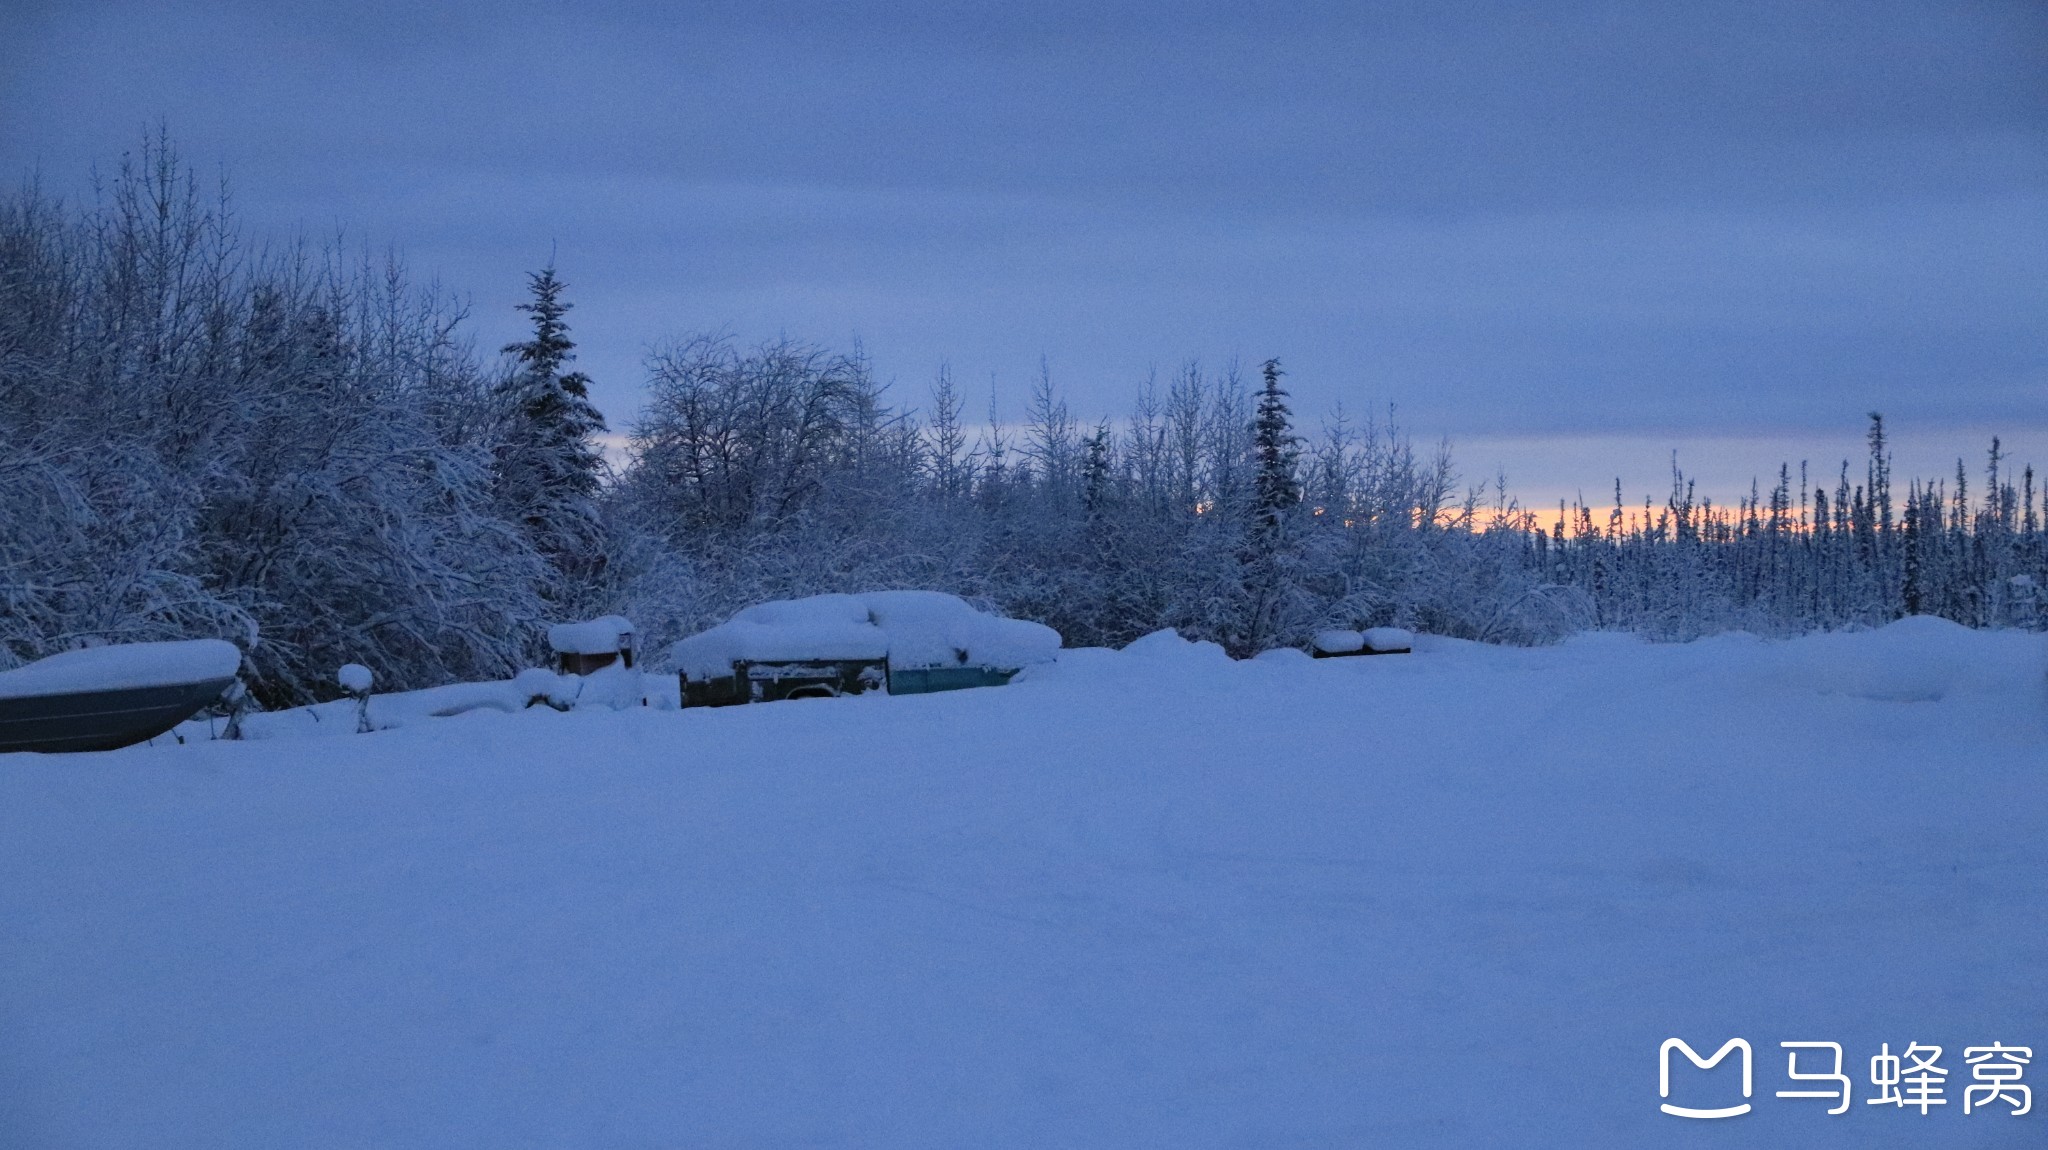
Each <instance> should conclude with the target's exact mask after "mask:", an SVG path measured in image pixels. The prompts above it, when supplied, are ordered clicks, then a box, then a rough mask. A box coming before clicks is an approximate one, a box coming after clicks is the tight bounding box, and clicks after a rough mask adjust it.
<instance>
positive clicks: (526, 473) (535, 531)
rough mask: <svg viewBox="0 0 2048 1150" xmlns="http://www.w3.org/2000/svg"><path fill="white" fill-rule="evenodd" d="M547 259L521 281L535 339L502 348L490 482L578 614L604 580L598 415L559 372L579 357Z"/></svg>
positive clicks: (563, 601)
mask: <svg viewBox="0 0 2048 1150" xmlns="http://www.w3.org/2000/svg"><path fill="white" fill-rule="evenodd" d="M567 287H568V285H567V284H565V283H563V282H562V281H561V280H560V279H558V278H556V276H555V268H554V265H553V264H552V263H550V264H549V265H548V266H547V267H544V268H542V269H541V270H540V271H537V272H533V273H531V274H529V275H528V277H527V290H528V292H529V293H530V295H531V297H532V298H531V299H530V300H528V302H526V303H522V304H519V305H518V309H519V310H520V311H523V312H525V313H526V314H527V315H528V316H530V317H531V318H532V320H533V335H532V337H531V338H528V339H525V340H521V341H519V342H517V343H511V344H507V345H506V346H505V348H504V351H505V354H507V355H509V356H511V357H512V362H511V365H510V371H509V372H508V373H507V375H506V376H505V378H504V380H503V381H502V383H501V384H500V385H499V389H498V391H499V397H500V419H501V421H502V422H501V424H500V430H499V434H498V442H497V444H496V446H495V452H494V454H495V462H494V464H493V486H494V489H495V495H496V499H497V503H498V506H499V508H500V510H501V513H502V514H504V515H505V516H506V517H507V518H509V519H511V520H513V521H514V522H516V523H518V524H519V525H520V529H521V530H522V531H524V532H525V534H526V538H527V541H528V542H529V543H531V544H532V546H533V549H534V550H535V551H536V552H538V553H539V554H540V556H541V558H542V559H543V560H545V561H546V563H547V565H548V570H549V576H550V577H549V579H548V581H547V583H546V585H545V586H544V588H543V594H545V595H546V597H547V598H548V599H549V600H550V601H552V602H554V603H556V604H559V605H560V606H561V608H562V610H564V611H566V612H569V613H574V612H576V611H579V610H581V609H582V608H584V607H587V606H592V605H593V604H591V603H589V602H586V600H588V599H589V598H591V594H590V592H591V591H592V589H593V588H594V587H595V585H596V584H597V582H598V581H599V580H600V579H601V578H602V577H603V575H604V569H605V561H606V549H605V539H604V531H603V527H602V522H601V519H600V517H599V514H598V507H597V501H598V494H599V491H600V488H601V487H602V485H603V477H604V455H603V453H602V452H601V451H600V450H599V448H598V445H597V442H596V437H597V436H598V435H599V434H600V433H601V432H603V431H604V430H605V425H604V417H603V416H602V415H600V414H599V413H598V410H597V408H596V407H595V406H593V405H592V404H591V402H590V378H589V377H588V376H586V375H584V374H583V373H582V372H580V371H568V370H565V369H566V368H567V367H568V365H569V364H570V362H571V361H573V360H574V359H575V358H576V357H575V348H576V344H575V343H574V342H573V341H571V340H570V338H569V325H568V323H567V320H566V316H567V315H568V312H569V309H570V308H571V307H573V306H574V305H573V304H570V303H569V302H568V301H567V300H564V299H563V298H562V293H563V291H564V290H565V289H566V288H567Z"/></svg>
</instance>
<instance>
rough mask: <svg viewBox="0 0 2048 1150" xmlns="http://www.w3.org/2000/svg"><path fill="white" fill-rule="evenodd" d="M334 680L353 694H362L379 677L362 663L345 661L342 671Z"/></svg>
mask: <svg viewBox="0 0 2048 1150" xmlns="http://www.w3.org/2000/svg"><path fill="white" fill-rule="evenodd" d="M334 680H335V682H337V683H339V684H340V685H341V689H342V690H344V691H347V692H348V693H349V694H351V695H360V694H363V693H365V692H367V691H368V690H369V689H370V686H371V685H372V684H373V683H375V682H376V681H377V677H376V676H375V675H373V674H371V673H370V669H369V668H368V667H365V666H363V665H362V664H361V663H343V664H342V665H341V671H340V673H339V674H337V675H335V677H334Z"/></svg>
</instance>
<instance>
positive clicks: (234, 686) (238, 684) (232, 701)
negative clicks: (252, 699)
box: [220, 679, 249, 741]
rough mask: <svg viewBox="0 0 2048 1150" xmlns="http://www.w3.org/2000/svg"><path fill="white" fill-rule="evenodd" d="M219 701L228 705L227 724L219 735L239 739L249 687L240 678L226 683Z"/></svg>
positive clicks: (232, 739)
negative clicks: (226, 685) (226, 687)
mask: <svg viewBox="0 0 2048 1150" xmlns="http://www.w3.org/2000/svg"><path fill="white" fill-rule="evenodd" d="M220 698H221V702H223V703H226V704H227V705H228V725H227V727H226V729H225V730H223V731H221V733H220V737H221V738H222V739H225V740H228V741H240V739H241V737H242V716H243V715H245V714H247V713H248V711H249V688H248V687H247V686H246V685H244V684H243V682H242V681H241V680H240V679H236V680H235V681H234V682H233V683H230V684H228V689H227V690H225V691H222V692H221V693H220Z"/></svg>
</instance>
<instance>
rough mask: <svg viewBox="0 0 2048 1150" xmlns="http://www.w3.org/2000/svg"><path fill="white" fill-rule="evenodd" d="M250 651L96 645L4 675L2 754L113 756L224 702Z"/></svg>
mask: <svg viewBox="0 0 2048 1150" xmlns="http://www.w3.org/2000/svg"><path fill="white" fill-rule="evenodd" d="M241 665H242V653H241V652H240V651H238V650H236V649H235V645H234V644H232V643H224V642H222V641H220V640H218V639H189V640H185V641H182V642H174V643H123V644H119V645H115V646H108V647H88V648H86V649H84V650H81V651H66V652H64V653H63V654H61V655H52V656H50V657H49V658H47V659H40V660H38V661H36V662H34V663H30V664H28V665H27V666H25V667H17V668H15V669H14V670H12V671H0V752H7V751H110V750H113V749H114V748H116V747H125V746H128V745H129V744H131V743H140V742H142V741H144V740H145V739H152V738H155V737H156V736H158V735H161V734H163V733H164V732H165V731H168V730H170V729H171V728H172V727H175V726H177V725H178V724H179V723H182V722H184V721H185V720H186V719H189V718H191V717H192V716H193V715H194V714H195V713H197V712H198V710H199V709H200V708H201V707H204V706H206V705H207V704H208V703H211V702H213V701H215V700H216V699H219V698H220V697H221V692H223V691H225V690H227V688H228V686H229V684H231V683H233V682H234V681H235V672H236V670H237V669H238V668H240V667H241Z"/></svg>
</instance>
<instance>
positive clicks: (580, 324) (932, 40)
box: [0, 0, 2048, 500]
mask: <svg viewBox="0 0 2048 1150" xmlns="http://www.w3.org/2000/svg"><path fill="white" fill-rule="evenodd" d="M158 119H161V120H163V121H164V122H165V123H167V124H168V126H169V128H170V130H171V132H172V134H173V135H174V137H175V138H176V139H177V140H178V141H179V143H180V145H181V147H182V149H183V151H184V153H185V155H186V157H187V158H188V159H189V160H192V161H194V162H195V163H198V164H201V165H204V166H207V167H211V166H213V165H215V164H221V165H225V166H226V168H227V170H228V171H229V173H230V175H231V177H232V180H233V183H234V185H235V187H236V189H237V197H238V203H239V206H240V209H241V211H242V214H243V216H244V219H245V220H246V221H247V222H248V223H250V224H251V225H253V226H254V227H255V228H257V229H258V230H260V231H263V232H266V233H273V234H279V235H286V234H290V233H292V232H296V231H304V232H309V233H326V232H329V231H331V230H332V229H333V228H334V227H335V226H336V225H337V224H341V225H345V226H346V228H347V229H348V232H349V234H350V235H352V236H354V237H357V238H359V239H368V240H371V241H373V242H375V243H377V244H380V245H381V244H385V243H391V244H395V245H397V246H398V247H399V248H401V249H402V250H403V251H404V252H405V253H406V255H407V257H408V259H409V261H410V262H411V264H412V265H413V267H414V269H415V271H416V272H418V273H420V274H422V275H432V276H438V277H439V278H440V279H441V280H442V281H443V282H444V283H446V284H447V285H449V286H450V287H452V288H455V289H456V290H458V291H459V292H462V293H465V294H467V295H468V296H469V297H470V298H471V300H472V301H473V305H474V311H475V315H476V319H477V331H478V334H479V342H480V343H483V344H485V345H487V346H495V345H496V344H499V343H502V342H504V341H505V340H507V339H509V338H513V337H514V336H516V335H517V333H518V327H517V324H518V317H517V315H516V314H515V313H514V312H512V310H511V305H512V304H513V303H514V302H516V300H517V299H518V298H519V292H520V288H521V285H522V277H523V273H524V272H526V271H528V270H531V269H533V268H535V267H537V266H539V265H540V264H542V263H544V262H545V261H546V260H547V259H548V257H549V253H550V251H553V252H554V253H555V259H556V262H557V265H558V267H559V269H560V272H561V274H562V276H563V278H564V279H566V280H567V281H568V282H569V283H570V284H571V285H572V290H571V298H572V299H573V300H574V301H575V303H576V304H577V309H576V311H575V312H574V313H573V314H572V315H571V322H572V325H573V327H574V335H575V337H576V338H577V339H578V340H579V341H580V343H581V345H582V346H581V351H582V360H581V366H583V367H584V368H585V370H587V371H589V372H590V373H591V374H592V375H594V376H595V377H596V379H597V381H598V384H597V389H596V395H597V398H598V400H599V403H600V405H601V406H602V407H603V408H604V410H605V411H606V413H607V414H608V415H609V416H610V417H611V419H612V421H613V422H614V424H615V425H620V426H623V425H625V424H626V423H628V422H629V420H630V417H631V415H632V412H633V410H634V408H635V407H636V405H637V403H638V397H639V378H640V360H641V357H642V355H643V354H644V353H645V351H646V349H647V347H648V346H649V345H650V344H653V343H657V342H660V341H662V340H664V339H667V338H670V337H674V336H678V335H682V334H685V333H688V332H692V331H698V330H704V329H729V330H731V331H733V332H735V333H737V334H738V335H740V336H742V337H744V338H749V339H751V338H759V337H765V336H771V335H774V334H777V333H783V332H786V333H788V334H791V335H797V336H802V337H807V338H811V339H815V340H819V341H823V342H828V343H832V344H836V345H846V344H849V343H850V342H851V341H852V340H853V339H854V338H856V337H858V338H860V339H861V340H863V341H864V343H865V346H866V348H867V350H868V352H869V353H870V355H871V356H872V358H873V360H874V361H875V364H876V365H877V368H878V369H879V371H880V372H881V373H882V374H883V375H884V376H885V377H892V378H894V379H895V380H896V381H897V384H896V386H897V391H898V393H899V398H900V399H902V400H904V401H907V402H912V403H921V402H922V401H923V395H924V390H925V387H926V385H927V384H928V382H929V380H930V378H931V376H932V374H933V372H934V371H935V369H936V368H937V367H938V365H939V364H940V363H941V362H942V361H949V362H950V363H951V365H952V368H953V371H954V373H955V375H956V377H958V378H960V379H961V380H962V381H964V382H967V383H969V384H971V385H972V386H973V388H974V389H975V391H976V393H977V394H976V396H975V399H974V402H975V404H976V405H977V407H978V406H980V405H981V404H984V403H985V402H986V397H987V394H988V390H987V388H988V380H989V379H990V377H991V375H993V377H994V378H995V380H996V381H997V386H998V388H999V392H998V398H999V401H1000V403H1001V405H1002V408H1003V415H1004V418H1006V419H1014V418H1016V417H1017V415H1018V413H1019V409H1020V408H1021V404H1022V400H1023V397H1024V394H1025V391H1026V388H1027V387H1028V384H1029V380H1030V378H1031V376H1032V375H1034V374H1035V372H1036V370H1037V365H1038V361H1039V357H1040V356H1041V355H1044V356H1045V357H1047V359H1048V360H1049V361H1050V363H1051V366H1052V370H1053V374H1054V377H1055V379H1056V381H1057V382H1058V383H1059V384H1060V385H1061V386H1062V387H1063V388H1064V389H1066V391H1067V393H1068V395H1069V397H1070V398H1071V400H1072V402H1073V405H1074V407H1075V408H1076V409H1077V411H1079V412H1080V413H1081V414H1083V415H1084V416H1087V417H1090V418H1093V417H1096V416H1101V415H1115V414H1118V413H1120V412H1122V411H1123V410H1124V409H1125V408H1126V407H1127V406H1128V403H1129V400H1130V396H1131V394H1132V393H1133V391H1134V389H1135V388H1136V386H1137V384H1138V382H1139V381H1140V380H1141V379H1142V378H1143V377H1144V375H1145V374H1146V372H1147V371H1148V370H1150V369H1152V368H1157V369H1158V370H1159V371H1160V372H1161V373H1162V375H1164V374H1166V373H1170V372H1171V371H1172V370H1173V368H1174V367H1175V366H1176V365H1177V364H1178V363H1180V362H1181V361H1182V360H1184V359H1186V358H1188V357H1190V356H1197V357H1200V358H1201V359H1202V360H1203V361H1204V362H1206V363H1209V364H1215V365H1220V364H1221V363H1222V362H1224V361H1225V360H1226V359H1227V358H1228V357H1230V356H1231V355H1237V356H1240V357H1242V358H1243V359H1244V360H1245V361H1247V362H1248V363H1252V362H1256V361H1258V360H1261V359H1264V358H1266V357H1267V356H1279V357H1281V359H1282V360H1283V361H1284V362H1285V364H1286V365H1287V367H1288V370H1289V372H1290V379H1289V382H1290V385H1291V386H1292V388H1293V391H1294V393H1295V396H1296V401H1297V411H1298V414H1300V415H1301V416H1302V417H1304V420H1305V421H1308V422H1313V421H1314V420H1315V419H1316V418H1317V417H1319V416H1320V415H1322V414H1323V413H1324V412H1325V411H1326V410H1327V409H1329V408H1330V407H1331V405H1333V404H1335V403H1337V402H1339V401H1342V402H1343V403H1344V404H1346V405H1347V406H1350V407H1352V408H1354V409H1358V408H1363V407H1367V406H1375V405H1384V404H1386V403H1390V402H1391V403H1394V404H1396V405H1397V407H1398V411H1399V413H1400V416H1401V418H1402V419H1403V421H1404V422H1406V423H1407V424H1409V425H1410V426H1411V427H1413V428H1415V429H1416V430H1417V431H1418V432H1419V433H1420V434H1421V435H1424V436H1427V437H1431V438H1434V437H1436V436H1438V435H1449V436H1451V437H1452V438H1453V439H1454V441H1456V443H1457V444H1458V445H1459V450H1458V455H1459V458H1460V462H1461V464H1462V466H1463V469H1464V470H1465V471H1466V473H1467V474H1468V476H1469V477H1472V478H1477V477H1478V476H1479V475H1481V474H1490V473H1491V472H1492V470H1493V468H1494V467H1495V466H1496V465H1503V464H1504V465H1506V466H1508V467H1509V469H1510V480H1511V482H1513V483H1514V484H1515V485H1516V486H1518V487H1521V488H1524V489H1525V491H1526V493H1527V494H1528V495H1529V496H1530V497H1531V498H1532V500H1540V499H1542V498H1547V497H1550V496H1552V495H1553V494H1554V493H1555V492H1557V491H1561V490H1565V489H1570V488H1577V487H1583V488H1585V489H1587V490H1588V493H1589V494H1592V495H1599V494H1600V493H1601V492H1602V490H1603V489H1605V488H1611V484H1612V481H1613V478H1614V477H1615V475H1616V474H1617V473H1621V474H1623V475H1624V476H1625V477H1626V478H1628V480H1629V481H1630V485H1631V487H1632V488H1634V487H1636V486H1637V485H1638V484H1639V483H1643V482H1654V480H1655V477H1656V474H1657V473H1658V471H1659V470H1660V469H1661V468H1663V467H1664V466H1666V464H1665V462H1664V460H1665V459H1666V457H1667V455H1668V449H1669V447H1679V448H1681V449H1685V450H1688V451H1689V452H1690V453H1691V454H1692V460H1691V461H1692V462H1693V463H1694V464H1696V465H1700V466H1702V467H1703V469H1704V470H1706V471H1707V472H1708V473H1709V474H1710V475H1711V474H1712V473H1713V472H1714V471H1715V468H1716V467H1719V468H1721V469H1722V470H1724V471H1727V472H1728V475H1729V478H1728V479H1727V480H1726V482H1736V481H1737V480H1738V479H1739V478H1740V477H1741V476H1746V475H1747V474H1748V471H1747V470H1746V469H1747V468H1750V467H1752V466H1772V465H1774V462H1775V459H1776V458H1778V457H1780V456H1781V455H1787V454H1789V455H1790V456H1791V458H1792V459H1793V461H1794V462H1795V464H1796V462H1797V459H1798V458H1799V457H1800V455H1802V454H1807V452H1806V450H1805V447H1804V445H1805V444H1809V443H1811V444H1814V445H1816V446H1815V447H1814V449H1813V451H1812V452H1811V454H1812V455H1813V456H1814V458H1815V459H1816V465H1817V466H1818V465H1819V462H1820V460H1823V459H1825V458H1826V456H1827V453H1828V452H1829V451H1834V450H1837V449H1836V447H1835V446H1834V445H1837V444H1839V445H1843V447H1842V449H1843V450H1846V449H1849V448H1851V447H1853V444H1854V441H1855V438H1856V436H1857V435H1858V434H1859V432H1860V430H1861V423H1862V420H1863V417H1864V413H1865V412H1866V411H1869V410H1871V409H1873V408H1877V409H1882V410H1883V411H1885V412H1886V414H1887V415H1888V416H1889V417H1890V419H1891V420H1892V422H1893V424H1894V426H1895V427H1896V428H1897V430H1898V431H1899V433H1900V435H1901V437H1902V442H1903V443H1904V444H1905V445H1906V447H1907V449H1908V455H1909V458H1908V459H1907V460H1906V462H1907V463H1908V464H1909V465H1911V464H1918V463H1919V462H1920V459H1919V458H1918V457H1917V456H1913V455H1912V453H1914V452H1920V453H1923V454H1925V455H1926V456H1927V458H1928V460H1930V461H1931V462H1930V463H1929V464H1928V465H1929V466H1930V467H1935V466H1939V458H1940V457H1941V456H1942V454H1943V453H1944V452H1945V453H1946V457H1947V458H1948V459H1949V460H1950V461H1951V462H1950V463H1949V466H1950V467H1952V466H1953V462H1952V461H1953V458H1954V456H1955V455H1956V454H1957V453H1958V452H1962V451H1968V452H1970V453H1971V455H1972V457H1973V459H1974V458H1975V457H1976V455H1977V454H1979V453H1980V450H1981V447H1982V444H1981V443H1980V442H1979V437H1980V436H1981V435H1983V434H1986V433H1988V432H1989V431H1991V430H2003V431H2004V432H2005V434H2006V435H2007V436H2008V440H2009V441H2011V442H2017V443H2018V444H2019V445H2020V447H2021V448H2022V450H2023V452H2029V453H2031V455H2032V456H2033V458H2034V459H2035V461H2036V462H2039V463H2043V464H2048V4H2042V3H2038V2H2020V3H1962V2H1948V3H1887V2H1883V0H1859V2H1857V3H1820V2H1804V0H1773V2H1768V3H1756V4H1734V3H1719V2H1705V0H1702V2H1693V3H1685V4H1676V3H1651V2H1641V3H1630V4H1613V5H1597V4H1594V5H1568V4H1564V3H1531V4H1461V3H1455V2H1433V3H1409V4H1368V3H1343V4H1330V5H1304V4H1294V5H1286V4H1274V3H1264V4H1246V3H1232V4H1215V5H1209V4H1199V3H1156V4H1124V5H1112V4H1106V3H1100V2H1087V3H1082V2H1075V3H1067V2H1056V3H1032V2H1028V0H1009V2H1002V3H952V4H918V3H865V2H850V0H839V2H830V3H827V2H818V3H776V2H772V0H744V2H734V3H692V2H689V0H677V2H672V3H645V4H633V3H611V4H604V3H557V4H551V5H545V6H540V5H523V4H519V3H514V2H505V0H493V2H489V3H484V2H481V0H468V2H461V3H446V4H437V3H430V2H424V0H410V2H406V3H390V4H384V3H366V2H359V3H350V4H345V5H344V4H337V5H320V4H311V3H307V4H280V3H256V2H254V0H240V2H222V3H197V2H190V0H148V2H146V3H133V4H130V3H122V2H113V0H109V2H97V3H86V2H80V3H66V2H59V0H0V171H4V172H6V173H9V174H13V173H20V172H24V171H27V170H29V169H31V168H34V169H39V170H40V172H41V173H42V180H43V182H44V184H45V186H46V187H48V188H51V189H53V190H58V191H65V192H70V191H74V190H76V189H78V188H80V187H82V186H83V185H84V182H85V175H86V173H87V171H88V169H89V168H90V166H91V165H92V164H94V163H96V162H97V163H99V164H101V165H102V166H106V165H110V164H111V163H112V162H114V161H115V160H117V159H118V157H119V155H120V153H121V152H122V151H123V150H126V149H130V148H132V147H133V146H134V145H135V143H136V141H137V140H138V139H139V138H140V136H141V134H142V131H143V129H144V126H145V125H147V124H151V123H154V122H155V121H157V120H158ZM1714 445H1718V446H1714ZM2037 445H2038V446H2037ZM1709 452H1712V453H1716V458H1715V459H1707V458H1701V457H1700V456H1701V455H1702V454H1706V453H1709ZM1745 453H1749V454H1750V455H1754V456H1755V458H1756V462H1755V463H1751V462H1748V461H1747V459H1748V456H1747V455H1745ZM1744 486H1746V483H1745V484H1744Z"/></svg>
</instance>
